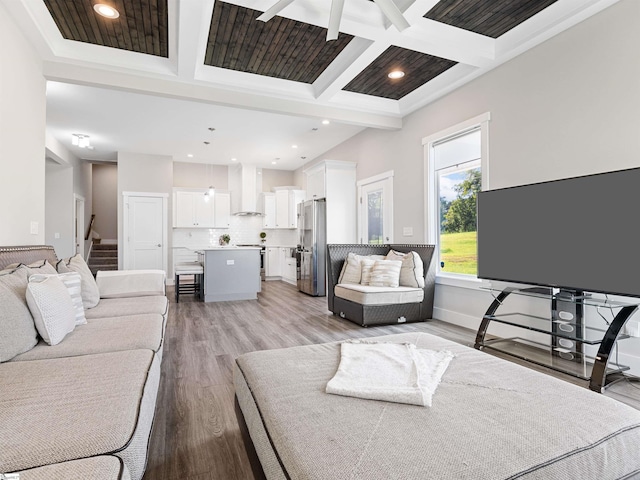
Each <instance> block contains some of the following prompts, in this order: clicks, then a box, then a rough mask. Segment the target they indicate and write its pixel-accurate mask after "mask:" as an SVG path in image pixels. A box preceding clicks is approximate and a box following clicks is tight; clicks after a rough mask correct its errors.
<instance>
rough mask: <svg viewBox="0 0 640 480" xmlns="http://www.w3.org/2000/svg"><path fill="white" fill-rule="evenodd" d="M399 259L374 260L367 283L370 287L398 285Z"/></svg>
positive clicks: (400, 264)
mask: <svg viewBox="0 0 640 480" xmlns="http://www.w3.org/2000/svg"><path fill="white" fill-rule="evenodd" d="M401 268H402V262H401V261H400V260H376V261H375V263H374V264H373V268H372V269H371V278H370V279H369V285H371V286H372V287H397V286H399V285H400V270H401Z"/></svg>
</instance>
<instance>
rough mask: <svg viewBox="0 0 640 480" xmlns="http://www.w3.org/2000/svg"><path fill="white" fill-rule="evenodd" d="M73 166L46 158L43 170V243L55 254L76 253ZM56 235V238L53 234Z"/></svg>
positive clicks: (66, 255)
mask: <svg viewBox="0 0 640 480" xmlns="http://www.w3.org/2000/svg"><path fill="white" fill-rule="evenodd" d="M73 201H74V200H73V169H72V168H71V167H69V166H66V165H59V164H57V163H55V162H53V161H50V160H49V161H47V165H46V171H45V205H46V206H45V222H46V223H45V238H44V240H45V243H46V244H47V245H52V246H53V248H54V249H55V251H56V255H57V256H58V258H66V257H70V256H72V255H73V254H74V253H75V244H76V242H75V228H74V217H73ZM56 237H57V238H56Z"/></svg>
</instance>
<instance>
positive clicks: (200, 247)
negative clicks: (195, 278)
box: [173, 245, 261, 252]
mask: <svg viewBox="0 0 640 480" xmlns="http://www.w3.org/2000/svg"><path fill="white" fill-rule="evenodd" d="M173 248H174V249H185V250H191V251H194V252H197V251H202V250H261V248H260V247H236V246H235V245H227V246H222V245H198V246H191V247H173Z"/></svg>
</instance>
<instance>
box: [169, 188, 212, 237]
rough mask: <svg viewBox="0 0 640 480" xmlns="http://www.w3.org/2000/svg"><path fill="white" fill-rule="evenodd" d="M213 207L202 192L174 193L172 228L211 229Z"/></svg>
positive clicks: (182, 191)
mask: <svg viewBox="0 0 640 480" xmlns="http://www.w3.org/2000/svg"><path fill="white" fill-rule="evenodd" d="M214 216H215V212H214V205H213V202H212V201H211V200H209V201H207V197H205V195H204V190H199V191H193V190H191V191H185V190H178V191H175V192H174V201H173V226H174V227H175V228H213V225H214Z"/></svg>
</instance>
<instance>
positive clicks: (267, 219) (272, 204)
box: [262, 192, 276, 228]
mask: <svg viewBox="0 0 640 480" xmlns="http://www.w3.org/2000/svg"><path fill="white" fill-rule="evenodd" d="M262 214H263V217H262V227H263V228H276V195H275V193H270V192H263V193H262Z"/></svg>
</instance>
